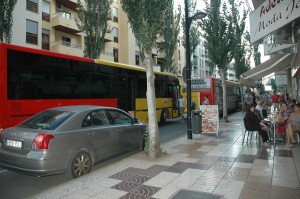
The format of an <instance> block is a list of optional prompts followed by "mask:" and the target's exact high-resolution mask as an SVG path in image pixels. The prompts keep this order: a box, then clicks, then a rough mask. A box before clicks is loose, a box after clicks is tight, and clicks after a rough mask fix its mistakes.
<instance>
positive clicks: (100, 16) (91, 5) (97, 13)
mask: <svg viewBox="0 0 300 199" xmlns="http://www.w3.org/2000/svg"><path fill="white" fill-rule="evenodd" d="M77 3H78V19H76V24H77V26H78V29H79V30H80V31H82V32H83V33H85V36H86V37H85V40H84V44H85V46H84V56H86V57H90V58H94V59H95V58H98V57H99V56H100V53H101V49H102V47H103V46H104V37H105V34H106V33H109V32H110V30H109V28H108V23H107V22H108V21H109V20H111V8H110V6H111V4H112V0H84V2H83V3H82V0H77Z"/></svg>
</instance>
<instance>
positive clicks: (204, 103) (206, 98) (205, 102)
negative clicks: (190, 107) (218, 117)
mask: <svg viewBox="0 0 300 199" xmlns="http://www.w3.org/2000/svg"><path fill="white" fill-rule="evenodd" d="M202 105H209V99H208V96H207V95H206V96H204V101H203V102H202Z"/></svg>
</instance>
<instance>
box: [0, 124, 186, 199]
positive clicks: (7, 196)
mask: <svg viewBox="0 0 300 199" xmlns="http://www.w3.org/2000/svg"><path fill="white" fill-rule="evenodd" d="M186 132H187V127H186V123H180V121H179V120H178V119H174V120H170V121H167V123H166V125H164V126H159V133H160V142H161V143H165V142H167V141H169V140H172V139H175V138H177V137H179V136H181V135H183V134H186ZM134 153H136V152H131V153H128V154H125V155H123V156H120V157H118V158H115V159H112V160H108V161H106V162H103V163H99V164H97V165H95V166H94V167H93V169H92V172H93V171H95V170H97V169H101V168H102V167H104V166H106V165H108V164H113V163H114V162H116V161H118V160H120V159H123V158H126V157H128V156H130V155H132V154H134ZM70 180H72V179H70V178H68V177H67V176H66V175H64V174H61V175H53V176H46V177H40V178H39V177H33V176H27V175H22V174H18V173H15V172H12V171H8V170H5V169H3V168H1V167H0V198H3V199H20V198H30V197H32V196H34V195H36V194H38V193H40V192H42V191H43V190H47V189H49V188H51V187H54V186H56V185H58V184H61V183H64V182H66V181H70Z"/></svg>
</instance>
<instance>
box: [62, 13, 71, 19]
mask: <svg viewBox="0 0 300 199" xmlns="http://www.w3.org/2000/svg"><path fill="white" fill-rule="evenodd" d="M61 16H62V17H63V18H66V19H71V13H69V12H62V13H61Z"/></svg>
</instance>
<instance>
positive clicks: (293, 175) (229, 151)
mask: <svg viewBox="0 0 300 199" xmlns="http://www.w3.org/2000/svg"><path fill="white" fill-rule="evenodd" d="M242 117H243V113H242V112H238V113H234V114H231V115H230V116H229V120H230V121H231V122H229V123H220V131H219V136H218V137H216V136H215V135H209V134H201V136H200V137H199V136H197V135H195V136H194V138H193V139H192V140H188V139H187V138H186V134H184V136H182V137H180V138H178V139H176V140H172V141H170V142H167V143H165V144H163V145H162V148H163V150H164V151H166V155H164V156H163V157H162V158H160V159H158V160H150V159H149V158H148V157H147V156H146V155H145V154H144V153H143V152H141V153H138V154H135V155H132V156H129V157H127V158H124V159H122V160H120V161H117V162H115V163H113V164H110V165H107V166H105V167H103V168H101V169H98V170H96V171H94V172H92V173H90V174H89V175H86V176H83V177H81V178H78V179H74V180H70V181H68V182H66V183H64V184H60V185H58V186H57V187H54V188H52V189H50V190H47V191H45V192H42V193H40V194H39V195H36V196H34V197H32V198H34V199H40V198H43V199H46V198H49V199H76V198H78V199H79V198H80V199H87V198H89V199H100V198H101V199H102V198H103V199H114V198H116V199H117V198H122V199H126V198H151V199H155V198H156V199H167V198H174V199H175V198H176V199H179V198H180V199H183V198H187V199H194V198H195V199H196V198H211V199H218V198H228V199H234V198H241V199H248V198H249V199H250V198H255V199H260V198H261V199H268V198H271V199H273V198H274V199H275V198H276V199H277V198H278V199H282V198H290V199H293V198H295V199H296V198H300V184H299V179H300V175H299V174H300V144H299V143H298V144H296V145H295V146H294V148H292V149H291V148H287V147H285V146H283V145H282V144H276V146H274V145H273V146H272V147H271V148H270V149H267V148H262V147H261V146H260V145H257V144H256V142H255V140H253V141H252V143H251V144H245V143H244V145H242V139H243V132H244V127H243V123H242ZM297 168H298V170H297Z"/></svg>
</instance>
